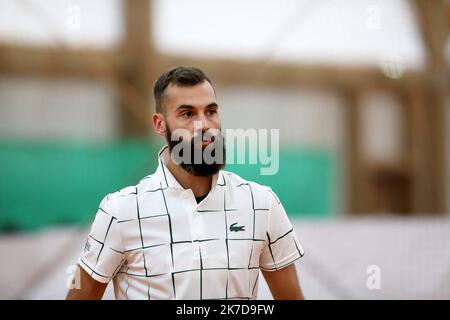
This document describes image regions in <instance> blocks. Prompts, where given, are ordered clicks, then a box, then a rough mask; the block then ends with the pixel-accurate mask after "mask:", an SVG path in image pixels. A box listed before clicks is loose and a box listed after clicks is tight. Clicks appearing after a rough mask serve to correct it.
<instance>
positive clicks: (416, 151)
mask: <svg viewBox="0 0 450 320" xmlns="http://www.w3.org/2000/svg"><path fill="white" fill-rule="evenodd" d="M449 30H450V1H448V0H433V1H426V0H423V1H422V0H394V1H392V0H391V1H388V0H342V1H337V0H314V1H313V0H263V1H261V0H246V1H237V0H236V1H234V0H233V1H231V0H227V1H225V0H223V1H222V0H220V1H207V0H189V1H185V0H96V1H87V0H2V1H1V4H0V256H1V260H0V298H2V299H62V298H64V296H65V294H66V291H67V288H66V279H67V278H68V277H69V272H70V267H71V266H72V265H73V264H74V263H75V262H76V259H77V256H78V254H79V253H80V252H81V249H82V244H83V243H84V241H85V237H86V235H87V232H88V229H89V225H90V223H91V222H92V221H93V218H94V215H95V212H96V210H97V207H98V204H99V203H100V201H101V199H102V198H103V196H104V195H106V194H107V193H110V192H114V191H116V190H119V189H121V188H123V187H125V186H128V185H134V184H136V183H137V182H138V181H139V180H140V178H142V177H144V176H146V175H148V174H150V173H152V172H153V171H154V169H155V168H156V159H157V154H156V152H157V151H158V150H159V148H160V147H161V146H162V145H163V141H162V140H161V139H160V138H158V137H156V136H155V135H154V134H153V132H152V126H151V115H152V112H153V108H154V105H153V97H152V87H153V82H154V81H155V80H156V78H157V77H158V76H159V74H160V73H162V72H163V71H165V70H166V69H167V68H169V67H172V66H177V65H192V66H197V67H200V68H202V69H203V70H204V71H205V72H206V73H207V74H208V75H209V76H210V78H211V79H212V80H213V82H214V84H215V86H216V91H217V94H218V100H219V104H220V105H221V116H222V127H223V128H243V129H248V128H262V129H271V128H273V129H280V148H281V150H280V170H279V172H278V174H276V175H273V176H262V175H260V174H259V165H236V164H234V165H228V166H227V170H229V171H234V172H236V173H238V174H240V175H241V176H243V177H244V178H246V179H249V180H254V181H257V182H259V183H262V184H267V185H270V186H271V187H272V188H273V190H274V191H275V192H276V193H277V194H278V196H279V197H280V199H281V201H282V202H283V204H284V206H285V208H286V211H287V212H288V215H289V216H290V218H291V220H292V222H293V224H294V227H295V229H296V231H297V234H298V237H299V239H300V241H302V242H303V245H304V249H305V251H306V255H305V256H304V257H303V259H301V260H300V261H298V262H297V267H298V270H299V273H300V279H301V283H302V287H303V290H304V293H305V296H306V297H307V298H309V299H450V188H449V181H450V160H449V159H450V129H449V127H450V90H449V88H450V82H449V80H450V70H449V61H450V38H449ZM261 279H262V278H261ZM110 287H111V286H109V287H108V289H107V293H106V295H105V298H106V299H110V298H113V295H112V291H111V288H110ZM259 297H260V298H271V296H270V293H269V292H268V290H267V287H266V286H265V283H264V282H263V283H261V285H260V294H259Z"/></svg>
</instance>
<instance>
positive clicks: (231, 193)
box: [78, 146, 304, 299]
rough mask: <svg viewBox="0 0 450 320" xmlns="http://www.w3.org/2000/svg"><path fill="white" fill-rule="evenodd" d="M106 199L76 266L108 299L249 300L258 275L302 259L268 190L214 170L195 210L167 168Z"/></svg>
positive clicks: (161, 161)
mask: <svg viewBox="0 0 450 320" xmlns="http://www.w3.org/2000/svg"><path fill="white" fill-rule="evenodd" d="M168 156H169V152H168V148H167V146H165V147H164V148H163V149H162V150H161V151H160V153H159V166H158V168H157V170H156V172H155V173H154V174H153V175H149V176H147V177H145V178H143V179H142V180H141V181H140V182H139V183H138V184H137V185H136V186H132V187H127V188H124V189H122V190H120V191H118V192H115V193H112V194H109V195H107V196H106V197H105V198H104V199H103V200H102V202H101V204H100V208H99V209H98V211H97V214H96V216H95V220H94V222H93V224H92V226H91V231H90V234H89V237H88V239H87V241H86V245H85V247H84V249H83V251H82V253H81V256H80V258H79V260H78V263H79V265H80V266H81V267H82V268H83V269H84V270H86V271H87V272H88V273H89V274H90V275H91V276H92V277H93V278H94V279H95V280H97V281H100V282H103V283H107V282H109V281H110V280H113V283H114V293H115V297H116V299H256V297H257V293H258V278H259V270H260V269H261V270H265V271H275V270H278V269H281V268H283V267H285V266H287V265H289V264H291V263H293V262H294V261H295V260H297V259H298V258H300V257H302V256H303V254H304V253H303V249H302V247H301V244H300V243H299V242H298V240H297V238H296V235H295V231H294V229H293V228H292V225H291V223H290V222H289V219H288V217H287V215H286V212H285V210H284V208H283V206H282V204H281V203H280V201H279V199H278V198H277V196H276V195H275V194H274V193H273V191H272V190H271V189H270V188H269V187H266V186H262V185H259V184H257V183H254V182H250V181H246V180H244V179H242V178H241V177H239V176H237V175H236V174H233V173H230V172H227V171H220V172H219V173H217V174H215V175H214V176H213V183H212V188H211V190H210V192H209V194H208V196H207V197H206V198H205V199H203V200H202V201H201V202H200V203H199V204H197V202H196V200H195V197H194V194H193V192H192V190H191V189H184V188H183V187H182V186H181V185H180V184H179V183H178V181H177V180H176V179H175V178H174V177H173V175H172V174H171V173H170V171H169V170H168V169H167V167H166V165H165V164H164V163H166V161H167V157H168Z"/></svg>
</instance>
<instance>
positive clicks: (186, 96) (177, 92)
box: [164, 81, 216, 107]
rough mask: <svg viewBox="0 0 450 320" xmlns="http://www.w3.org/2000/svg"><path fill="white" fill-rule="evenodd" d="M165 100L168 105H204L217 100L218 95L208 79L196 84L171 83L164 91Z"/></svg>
mask: <svg viewBox="0 0 450 320" xmlns="http://www.w3.org/2000/svg"><path fill="white" fill-rule="evenodd" d="M164 101H165V103H166V107H170V106H171V107H177V106H178V105H181V104H188V105H192V106H202V105H203V104H205V105H208V104H210V103H212V102H216V95H215V92H214V89H213V87H212V86H211V84H210V83H209V82H208V81H204V82H202V83H199V84H197V85H194V86H184V85H177V84H170V85H169V86H168V87H167V88H166V90H165V92H164Z"/></svg>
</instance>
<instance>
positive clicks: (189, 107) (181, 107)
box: [175, 102, 219, 111]
mask: <svg viewBox="0 0 450 320" xmlns="http://www.w3.org/2000/svg"><path fill="white" fill-rule="evenodd" d="M213 107H215V108H218V107H219V105H218V104H217V103H216V102H211V103H210V104H208V105H207V106H206V108H213ZM183 109H184V110H192V109H195V107H194V106H191V105H190V104H182V105H179V106H178V107H177V108H176V109H175V111H179V110H183Z"/></svg>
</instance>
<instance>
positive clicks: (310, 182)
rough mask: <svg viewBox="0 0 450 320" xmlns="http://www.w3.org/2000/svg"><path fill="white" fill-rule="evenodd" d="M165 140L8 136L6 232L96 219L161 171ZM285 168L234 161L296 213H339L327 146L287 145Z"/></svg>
mask: <svg viewBox="0 0 450 320" xmlns="http://www.w3.org/2000/svg"><path fill="white" fill-rule="evenodd" d="M161 145H162V144H161V143H150V142H148V141H146V140H120V141H111V142H107V143H92V142H68V141H56V142H54V141H53V142H52V141H23V140H14V139H3V140H0V177H1V179H0V231H7V230H33V229H37V228H40V227H45V226H48V225H59V224H81V225H86V224H89V223H90V222H91V221H92V219H93V215H94V214H95V212H96V210H97V207H98V205H99V203H100V201H101V199H102V198H103V196H105V195H106V194H108V193H111V192H114V191H117V190H119V189H121V188H123V187H126V186H128V185H134V184H136V183H137V182H138V181H139V180H140V179H141V178H142V177H144V176H146V175H148V174H151V173H153V171H154V170H155V168H156V166H157V151H158V150H159V148H160V147H161ZM279 168H280V169H279V172H278V173H277V174H276V175H272V176H262V175H260V171H259V166H258V165H239V164H229V165H227V167H226V170H228V171H233V172H235V173H237V174H239V175H241V176H242V177H243V178H245V179H247V180H253V181H256V182H258V183H261V184H266V185H269V186H271V187H272V189H273V190H274V191H275V192H276V193H277V195H278V196H279V198H280V199H281V201H282V202H283V205H284V206H285V208H286V211H287V212H288V214H289V215H309V216H317V217H322V216H328V215H330V214H331V213H332V212H334V211H335V210H336V204H335V191H336V190H335V189H336V188H335V186H336V160H335V157H334V156H333V155H332V154H331V153H330V152H328V151H326V150H307V149H301V148H298V149H292V148H290V149H283V148H282V150H281V153H280V166H279Z"/></svg>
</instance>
